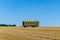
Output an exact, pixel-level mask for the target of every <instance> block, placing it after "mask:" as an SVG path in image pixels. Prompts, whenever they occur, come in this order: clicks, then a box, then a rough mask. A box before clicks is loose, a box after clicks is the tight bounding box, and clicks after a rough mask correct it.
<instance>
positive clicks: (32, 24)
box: [22, 21, 39, 27]
mask: <svg viewBox="0 0 60 40" xmlns="http://www.w3.org/2000/svg"><path fill="white" fill-rule="evenodd" d="M22 24H23V26H24V27H39V21H23V22H22Z"/></svg>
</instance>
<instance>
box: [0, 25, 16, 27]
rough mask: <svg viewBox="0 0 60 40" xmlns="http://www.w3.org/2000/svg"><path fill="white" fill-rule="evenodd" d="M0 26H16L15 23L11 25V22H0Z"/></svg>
mask: <svg viewBox="0 0 60 40" xmlns="http://www.w3.org/2000/svg"><path fill="white" fill-rule="evenodd" d="M0 26H9V27H11V26H16V25H15V24H13V25H11V24H0Z"/></svg>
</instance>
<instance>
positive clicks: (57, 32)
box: [0, 27, 60, 40]
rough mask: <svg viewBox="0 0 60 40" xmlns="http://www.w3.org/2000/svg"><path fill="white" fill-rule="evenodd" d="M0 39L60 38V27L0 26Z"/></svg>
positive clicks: (35, 39)
mask: <svg viewBox="0 0 60 40" xmlns="http://www.w3.org/2000/svg"><path fill="white" fill-rule="evenodd" d="M0 40H60V27H37V28H23V27H0Z"/></svg>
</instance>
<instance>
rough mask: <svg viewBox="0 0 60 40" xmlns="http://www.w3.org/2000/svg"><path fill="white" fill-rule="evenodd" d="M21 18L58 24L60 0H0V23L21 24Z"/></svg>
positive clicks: (53, 24)
mask: <svg viewBox="0 0 60 40" xmlns="http://www.w3.org/2000/svg"><path fill="white" fill-rule="evenodd" d="M23 20H39V21H40V26H60V0H0V24H16V25H17V26H21V25H22V21H23Z"/></svg>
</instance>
